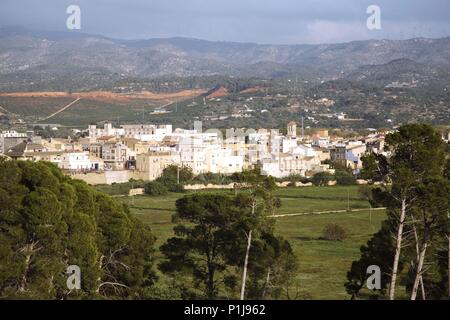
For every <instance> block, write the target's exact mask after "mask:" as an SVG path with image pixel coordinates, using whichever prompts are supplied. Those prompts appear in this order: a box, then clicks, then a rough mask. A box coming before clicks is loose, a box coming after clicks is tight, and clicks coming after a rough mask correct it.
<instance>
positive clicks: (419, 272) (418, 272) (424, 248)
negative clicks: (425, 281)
mask: <svg viewBox="0 0 450 320" xmlns="http://www.w3.org/2000/svg"><path fill="white" fill-rule="evenodd" d="M427 246H428V243H427V242H425V243H424V244H423V246H422V250H421V251H420V256H419V264H418V265H417V269H416V277H415V279H414V286H413V289H412V293H411V300H416V298H417V290H418V289H419V282H420V278H421V276H422V269H423V263H424V260H425V253H426V251H427Z"/></svg>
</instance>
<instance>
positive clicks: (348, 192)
mask: <svg viewBox="0 0 450 320" xmlns="http://www.w3.org/2000/svg"><path fill="white" fill-rule="evenodd" d="M347 211H350V190H349V189H347Z"/></svg>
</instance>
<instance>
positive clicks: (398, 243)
mask: <svg viewBox="0 0 450 320" xmlns="http://www.w3.org/2000/svg"><path fill="white" fill-rule="evenodd" d="M405 217H406V199H405V198H403V199H402V209H401V212H400V221H399V224H398V230H397V238H396V248H395V256H394V263H393V265H392V277H391V284H390V286H389V299H390V300H394V298H395V284H396V281H397V271H398V262H399V260H400V251H401V249H402V237H403V225H404V223H405Z"/></svg>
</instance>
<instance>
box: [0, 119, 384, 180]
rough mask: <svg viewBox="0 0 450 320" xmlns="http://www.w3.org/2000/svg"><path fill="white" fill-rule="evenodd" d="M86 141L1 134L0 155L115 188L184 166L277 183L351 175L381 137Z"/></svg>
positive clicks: (99, 136)
mask: <svg viewBox="0 0 450 320" xmlns="http://www.w3.org/2000/svg"><path fill="white" fill-rule="evenodd" d="M86 133H87V135H86V137H84V138H77V139H71V138H67V139H55V138H52V139H44V138H42V137H39V136H35V135H34V134H33V132H27V133H18V132H15V131H6V132H3V133H1V134H0V154H4V155H6V156H7V157H9V158H12V159H17V160H30V161H49V162H52V163H55V164H56V165H57V166H58V167H60V168H61V169H62V170H64V171H66V172H68V173H72V174H74V173H78V174H80V173H83V174H87V173H97V174H99V173H106V174H108V173H109V175H110V176H111V174H112V173H116V176H120V177H122V178H121V179H122V180H127V179H128V178H131V177H132V178H138V179H143V180H149V181H151V180H155V179H156V178H158V177H159V176H160V175H161V173H162V171H163V170H164V168H166V167H167V166H169V165H178V166H188V167H190V168H191V169H192V172H193V173H194V174H195V175H199V174H203V173H221V174H232V173H235V172H241V171H242V170H244V169H250V168H253V167H255V166H259V167H260V168H261V171H262V173H263V174H266V175H271V176H274V177H277V178H282V177H287V176H290V175H293V174H296V175H302V176H306V177H308V176H312V175H314V174H315V173H317V172H323V171H329V172H332V171H333V169H331V167H330V164H331V163H333V164H336V163H339V164H341V165H344V166H346V167H350V168H351V169H353V170H355V172H356V171H358V170H359V169H360V168H361V167H362V163H361V156H362V155H364V154H365V153H367V152H377V153H380V152H383V146H384V134H385V133H383V132H373V133H372V134H370V135H368V136H365V137H359V138H354V139H344V138H342V137H337V136H330V135H329V134H328V130H317V131H316V132H315V133H314V134H312V135H307V136H306V135H298V133H297V125H296V123H295V122H290V123H288V124H287V134H285V135H284V134H281V133H280V131H279V130H278V129H259V130H241V129H236V130H235V129H227V130H226V131H225V132H224V131H222V130H206V131H203V130H202V128H201V123H198V122H197V123H195V124H194V129H189V130H187V129H173V128H172V125H169V124H167V125H151V124H126V125H121V126H120V127H114V126H113V125H112V124H111V123H105V124H104V125H103V126H102V127H98V126H96V125H90V126H89V127H88V129H87V130H86ZM124 172H125V174H124ZM119 173H120V174H119ZM80 176H81V178H82V177H83V175H80ZM119 180H120V179H119ZM114 181H115V180H112V182H114ZM115 182H121V181H115Z"/></svg>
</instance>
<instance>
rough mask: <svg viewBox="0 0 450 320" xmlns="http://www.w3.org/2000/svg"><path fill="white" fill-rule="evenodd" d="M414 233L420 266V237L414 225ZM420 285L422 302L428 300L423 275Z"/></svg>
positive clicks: (417, 259)
mask: <svg viewBox="0 0 450 320" xmlns="http://www.w3.org/2000/svg"><path fill="white" fill-rule="evenodd" d="M413 220H414V219H413ZM413 231H414V240H415V241H416V263H417V264H419V260H420V250H419V237H418V236H417V228H416V226H415V225H414V224H413ZM411 265H413V263H412V262H411ZM419 283H420V289H421V292H422V300H426V295H425V286H424V284H423V277H422V275H420V279H419Z"/></svg>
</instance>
